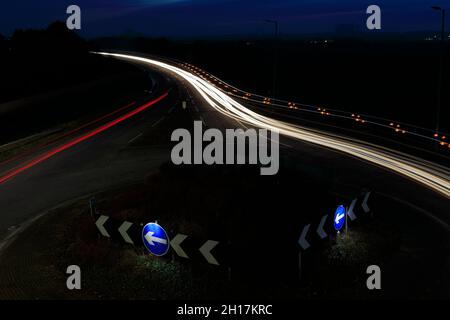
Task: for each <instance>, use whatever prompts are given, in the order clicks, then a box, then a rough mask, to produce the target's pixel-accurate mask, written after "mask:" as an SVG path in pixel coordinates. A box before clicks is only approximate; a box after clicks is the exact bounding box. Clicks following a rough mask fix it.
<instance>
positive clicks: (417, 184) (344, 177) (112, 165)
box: [0, 54, 450, 250]
mask: <svg viewBox="0 0 450 320" xmlns="http://www.w3.org/2000/svg"><path fill="white" fill-rule="evenodd" d="M105 55H112V56H114V57H115V58H118V59H123V60H125V61H128V62H130V63H136V64H138V65H140V66H141V67H143V68H148V69H149V70H151V71H152V72H157V73H159V74H161V75H162V76H161V77H160V79H159V85H158V89H157V90H155V91H154V92H152V93H151V94H150V95H149V96H148V97H147V98H148V99H147V100H146V101H137V102H136V105H134V106H132V107H130V108H129V109H127V110H125V111H123V114H127V113H128V112H131V111H132V110H136V108H137V107H138V106H142V105H145V104H146V103H148V102H149V101H153V100H155V99H157V98H159V97H162V96H163V95H164V94H165V93H166V92H168V96H167V97H164V98H162V99H161V101H159V102H157V103H155V104H153V105H151V106H149V107H148V108H146V109H145V110H143V111H142V112H139V113H137V114H135V115H133V116H132V117H129V118H127V119H125V120H124V121H122V122H120V123H117V124H116V125H114V126H111V127H109V128H108V129H106V130H104V131H102V132H99V133H98V134H96V135H95V136H92V137H90V138H89V139H86V140H83V141H81V142H79V143H77V144H75V145H73V146H71V147H70V148H67V149H64V150H62V151H61V152H58V153H55V154H53V155H52V156H51V157H48V158H46V159H44V160H43V161H40V162H39V163H36V165H34V166H31V167H30V168H27V169H26V170H23V171H20V172H18V173H17V174H15V175H14V176H11V177H10V178H8V179H6V180H4V181H2V183H0V208H1V215H0V235H1V236H2V237H3V238H4V237H5V236H7V235H10V234H14V232H15V230H18V229H20V226H21V225H24V223H25V222H26V221H28V220H30V219H32V218H34V217H36V216H37V215H39V214H40V213H43V212H45V211H46V210H48V209H51V208H53V207H56V206H58V205H60V204H63V203H65V202H68V201H71V200H73V199H77V198H80V197H84V196H86V195H89V194H92V193H95V192H97V191H100V190H105V189H110V188H114V187H119V186H123V185H124V184H129V183H134V182H138V181H142V180H143V179H144V178H145V176H146V175H148V174H149V173H151V172H154V171H156V170H158V168H159V167H160V165H161V164H163V163H165V162H169V161H170V148H169V145H170V143H169V140H170V133H171V129H173V128H170V126H166V125H165V122H166V121H168V120H170V119H175V118H178V117H180V116H181V115H182V114H183V113H184V112H186V111H183V110H182V109H181V107H180V105H181V103H180V102H181V101H182V100H185V101H187V102H188V110H187V112H188V113H189V114H190V115H191V117H192V120H200V121H202V122H203V123H204V124H205V126H206V127H208V128H218V129H221V130H224V129H227V128H243V129H246V128H249V127H255V128H259V127H263V128H268V129H277V130H278V131H280V133H281V141H280V142H281V144H280V153H281V154H288V155H295V157H296V158H295V159H296V162H297V165H298V167H300V168H303V169H304V170H312V171H314V172H316V174H315V178H316V179H317V183H318V184H323V185H327V188H328V187H329V185H330V184H332V188H333V191H334V192H335V193H336V194H337V195H338V196H340V197H341V199H350V197H351V195H352V194H357V193H358V192H359V191H360V190H361V189H362V188H365V189H368V190H371V191H373V192H374V193H376V194H378V198H375V200H372V204H374V202H375V201H380V202H381V203H383V204H385V203H389V201H391V202H396V203H397V204H400V205H401V206H402V207H403V208H404V210H405V211H406V212H407V213H408V214H420V215H423V216H425V217H426V218H427V219H430V220H431V221H432V222H433V223H436V224H437V225H438V226H439V228H440V229H441V230H444V231H445V232H449V230H450V227H449V224H450V210H449V201H448V200H449V195H450V188H449V185H450V184H449V181H450V179H449V172H448V168H445V167H443V166H439V165H434V164H432V163H428V162H423V163H419V162H417V159H415V158H410V157H407V156H406V155H403V154H402V155H400V154H397V153H395V152H394V151H393V150H389V149H386V148H382V147H379V146H374V145H371V144H365V143H364V142H362V141H356V140H355V141H350V140H349V139H345V138H343V137H340V136H338V135H335V134H329V133H327V132H323V131H320V130H318V129H309V128H305V127H300V126H298V125H295V124H291V123H288V122H283V121H280V120H275V119H271V118H268V117H267V116H263V115H260V114H258V113H256V112H254V111H252V110H249V109H248V108H246V107H245V101H238V100H236V99H234V98H232V97H230V96H228V95H227V94H226V93H225V92H223V91H221V90H220V89H218V88H216V87H214V86H213V85H212V84H210V83H208V82H207V81H206V80H203V79H200V78H197V77H196V76H195V75H194V74H192V73H189V72H188V71H186V70H182V69H179V68H177V67H174V66H172V65H167V64H165V63H162V62H159V61H155V60H151V59H147V58H143V57H136V56H126V55H118V54H105ZM123 114H122V113H121V115H123ZM117 117H118V115H117V116H116V115H115V116H113V118H117ZM108 121H110V119H109V120H108ZM108 121H104V122H102V123H101V124H96V125H95V127H96V128H98V127H101V126H104V125H105V124H108V123H109V122H108ZM90 130H92V128H89V130H88V129H86V131H83V132H82V133H80V132H77V133H76V134H75V135H73V136H69V137H67V138H66V139H64V140H63V141H61V142H58V143H57V144H56V145H52V146H46V147H45V148H44V149H42V150H38V151H36V152H35V153H33V154H31V155H28V156H27V157H26V158H25V159H18V160H17V161H16V162H13V163H8V164H7V166H4V167H0V173H1V175H0V176H1V177H2V178H3V177H5V175H7V174H8V172H11V170H14V168H16V169H17V168H21V167H23V166H24V165H26V164H27V163H29V162H30V161H33V159H36V158H39V157H40V156H42V155H43V154H46V153H48V152H51V151H52V150H54V148H58V147H61V146H64V145H66V144H67V143H68V142H69V143H70V141H73V139H77V138H79V137H80V136H83V135H85V134H87V133H89V132H91V131H90ZM161 131H163V132H164V134H162V135H161ZM156 133H158V135H160V136H162V140H161V141H160V143H157V144H148V143H147V144H146V143H143V144H137V142H139V141H142V139H146V138H145V137H149V136H151V135H154V134H156ZM164 139H167V141H164ZM281 170H282V168H281ZM329 170H332V171H333V175H332V177H331V179H332V180H333V181H330V176H329V175H326V174H322V173H323V172H328V171H329ZM301 183H302V182H301V181H299V184H301ZM299 189H301V187H299ZM382 198H385V199H388V201H385V200H381V199H382ZM377 199H378V200H377ZM386 210H387V211H389V208H387V209H386ZM287 214H288V216H286V217H287V218H288V217H289V214H292V213H287ZM313 214H314V213H313ZM316 214H317V216H318V217H320V214H322V213H321V212H317V213H316ZM389 214H396V213H395V212H390V213H389ZM403 214H404V213H403ZM280 217H281V216H280ZM291 227H292V228H294V229H297V230H300V228H301V226H300V225H298V226H291ZM0 250H1V247H0Z"/></svg>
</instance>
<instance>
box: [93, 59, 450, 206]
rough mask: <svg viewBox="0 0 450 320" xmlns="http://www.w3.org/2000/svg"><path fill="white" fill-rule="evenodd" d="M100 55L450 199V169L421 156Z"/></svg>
mask: <svg viewBox="0 0 450 320" xmlns="http://www.w3.org/2000/svg"><path fill="white" fill-rule="evenodd" d="M99 54H102V55H105V56H113V57H116V58H121V59H127V60H131V61H138V62H143V63H147V64H151V65H153V66H157V67H160V68H163V69H165V70H168V71H171V72H174V73H175V74H177V75H178V76H180V77H182V78H183V79H185V80H186V81H187V82H188V83H189V84H190V85H192V87H194V89H195V90H196V91H197V92H198V93H199V94H200V95H201V96H202V97H203V98H204V99H205V101H206V102H207V103H208V104H209V105H210V106H211V107H213V108H214V109H216V110H217V111H219V112H221V113H222V114H224V115H226V116H229V117H232V118H234V119H236V120H239V121H244V122H246V123H248V124H251V125H253V126H256V127H260V128H266V129H269V130H276V131H278V132H279V133H280V134H282V135H285V136H288V137H291V138H294V139H298V140H303V141H307V142H310V143H314V144H317V145H320V146H324V147H327V148H330V149H334V150H337V151H340V152H344V153H347V154H350V155H352V156H354V157H357V158H360V159H362V160H365V161H367V162H370V163H373V164H375V165H378V166H381V167H384V168H387V169H389V170H391V171H394V172H396V173H398V174H401V175H403V176H405V177H408V178H409V179H412V180H414V181H416V182H419V183H421V184H422V185H425V186H427V187H428V188H430V189H432V190H434V191H436V192H438V193H440V194H442V195H443V196H445V197H447V198H450V175H449V170H448V168H445V167H442V166H439V165H436V164H433V163H430V162H425V161H422V163H420V160H418V159H417V158H414V157H411V156H408V155H405V154H400V153H398V152H395V151H394V150H390V149H387V148H382V147H377V146H375V145H371V144H367V143H363V142H361V141H358V140H352V141H349V140H347V139H345V138H342V137H339V136H337V135H332V134H329V133H325V132H321V131H318V130H311V129H307V128H304V127H300V126H296V125H293V124H289V123H287V122H283V121H279V120H275V119H271V118H269V117H266V116H263V115H261V114H258V113H256V112H254V111H252V110H250V109H248V108H246V107H245V106H243V105H242V104H240V103H239V102H237V101H236V100H234V99H233V98H232V97H230V96H229V95H227V94H226V93H224V92H222V91H221V90H220V89H218V88H217V87H215V86H214V85H213V84H211V83H209V82H208V81H206V80H203V79H201V78H200V77H198V76H196V75H194V74H192V73H190V72H188V71H185V70H183V69H180V68H178V67H175V66H172V65H170V64H167V63H164V62H160V61H157V60H154V59H148V58H142V57H138V56H133V55H126V54H115V53H104V52H101V53H99Z"/></svg>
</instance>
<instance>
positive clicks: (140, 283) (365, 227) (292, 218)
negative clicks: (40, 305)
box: [0, 156, 450, 300]
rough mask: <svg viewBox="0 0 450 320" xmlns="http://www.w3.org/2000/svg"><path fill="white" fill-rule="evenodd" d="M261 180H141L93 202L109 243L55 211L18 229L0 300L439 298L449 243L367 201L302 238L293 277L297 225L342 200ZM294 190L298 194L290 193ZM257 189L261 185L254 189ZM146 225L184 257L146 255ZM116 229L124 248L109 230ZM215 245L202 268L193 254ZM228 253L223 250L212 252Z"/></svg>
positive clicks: (186, 172) (449, 283)
mask: <svg viewBox="0 0 450 320" xmlns="http://www.w3.org/2000/svg"><path fill="white" fill-rule="evenodd" d="M291 161H295V158H290V157H289V156H288V157H287V158H285V162H284V165H283V167H282V172H283V173H282V174H281V175H279V176H278V177H276V178H269V179H267V177H260V176H258V175H257V174H255V170H253V169H252V168H245V167H242V168H234V169H219V168H202V167H198V168H196V169H192V168H177V167H173V166H172V165H169V164H165V165H163V166H161V168H160V169H159V170H158V171H157V172H154V173H151V174H149V175H148V177H147V178H146V180H145V182H143V183H139V184H134V185H131V186H130V185H129V186H126V187H123V188H120V189H115V190H109V191H105V192H102V193H99V194H97V195H96V200H97V210H98V213H99V214H102V215H107V216H109V217H110V219H111V221H113V222H111V221H110V222H108V223H107V224H105V227H106V228H107V230H108V232H109V233H110V234H111V239H107V238H104V237H102V236H101V235H100V233H99V232H98V230H97V228H96V226H95V224H94V222H95V220H96V219H97V218H98V216H97V215H95V216H92V215H91V212H90V210H89V208H88V200H89V198H85V199H82V200H79V201H77V202H75V203H73V204H71V205H67V206H64V207H62V208H60V209H56V210H53V211H51V212H50V213H48V214H47V215H46V216H44V217H42V218H40V219H39V220H38V221H37V222H36V223H34V224H33V225H32V226H31V227H30V228H28V229H26V230H25V231H24V232H23V233H22V234H21V235H19V237H18V238H17V239H16V241H15V242H13V243H12V245H11V246H10V247H8V248H7V249H6V251H4V253H3V255H2V257H1V259H0V271H1V272H0V275H1V276H0V283H2V289H1V290H0V297H1V298H2V299H17V298H20V299H49V298H63V299H73V298H83V299H169V300H173V299H224V298H229V299H239V298H263V299H320V298H351V299H392V298H397V299H436V298H437V299H448V298H450V296H449V292H450V290H449V288H450V278H449V273H448V270H449V268H450V248H449V246H448V244H449V241H448V240H449V239H448V236H447V235H446V234H444V233H443V232H442V230H441V229H440V228H438V227H437V226H436V225H435V224H433V223H432V222H431V221H430V220H429V219H427V218H426V217H424V216H422V215H420V214H418V213H417V212H414V211H413V210H411V209H408V208H406V207H404V206H402V205H399V204H396V203H394V202H392V201H389V200H386V199H385V198H383V197H382V196H381V195H379V194H377V193H376V191H375V192H374V194H373V196H372V198H371V200H370V209H371V211H370V213H369V214H367V215H366V216H360V218H359V219H358V220H355V222H350V223H349V232H348V234H345V233H341V234H339V235H337V234H336V232H334V231H333V230H332V227H331V226H330V224H331V222H330V221H328V223H327V225H326V226H325V230H326V232H327V233H328V237H327V238H326V239H324V240H323V241H318V240H317V239H313V238H314V237H311V238H310V243H311V247H310V248H309V249H308V250H306V251H303V253H302V256H301V258H302V265H301V266H302V269H301V270H300V269H299V262H298V259H299V256H298V255H299V252H300V247H299V246H298V243H297V239H298V237H299V234H300V232H301V228H300V226H302V225H304V224H305V223H306V222H308V221H309V222H310V221H311V220H314V219H317V217H318V213H325V214H326V213H329V212H331V216H332V212H333V211H334V203H338V202H340V201H342V202H343V203H344V202H348V201H349V200H351V198H352V197H353V196H354V195H355V194H354V193H353V192H354V190H353V191H352V190H351V189H349V190H346V191H344V192H343V193H342V194H336V193H335V192H333V191H332V190H331V189H328V188H326V187H323V186H319V185H317V184H316V183H314V181H313V180H312V179H311V176H310V175H309V174H308V172H302V170H300V171H299V170H295V169H289V168H290V167H291V163H292V162H291ZM299 181H301V182H302V184H303V185H307V186H308V187H307V188H305V187H301V186H299V184H298V183H299ZM261 186H262V187H261ZM155 220H157V221H158V223H159V224H160V225H162V226H164V228H165V229H166V230H168V232H169V234H170V237H171V238H173V237H174V235H175V234H177V233H182V234H186V235H189V237H190V238H191V237H192V239H198V242H195V241H194V242H189V241H187V242H185V243H184V244H183V248H184V250H185V251H186V252H187V254H188V255H189V256H190V259H184V258H179V257H178V256H177V255H176V254H175V253H174V252H173V251H172V250H171V251H169V253H168V254H167V256H165V257H162V258H157V257H154V256H152V255H150V254H149V253H148V252H146V250H145V249H144V247H143V245H142V242H140V235H139V233H140V230H141V229H140V228H141V227H139V226H140V225H141V224H140V223H143V224H145V223H148V222H153V221H155ZM123 221H130V222H133V223H135V226H137V227H136V228H135V229H130V232H129V233H130V236H131V237H132V239H133V240H134V241H135V245H134V246H133V245H129V244H125V243H124V242H123V240H122V239H121V237H120V235H119V234H118V232H117V229H116V228H117V227H118V226H120V224H121V223H122V222H123ZM205 239H214V240H217V241H220V244H221V245H219V246H218V247H217V248H216V249H214V250H213V251H212V253H213V254H214V255H215V257H216V258H217V259H218V260H219V262H220V264H221V265H220V266H216V265H210V264H207V263H206V261H205V260H204V258H203V257H201V256H200V255H199V254H198V251H197V247H198V246H199V244H200V243H202V242H203V241H204V240H205ZM224 247H227V248H231V249H230V250H229V251H227V250H224V249H223V248H224ZM71 264H77V265H79V266H80V267H81V270H82V290H81V291H77V292H73V291H69V290H67V289H66V274H65V270H66V268H67V266H68V265H71ZM373 264H375V265H378V266H380V268H381V270H382V278H381V279H382V280H381V281H382V290H379V291H369V290H368V289H367V287H366V280H367V277H368V275H367V274H366V268H367V267H368V266H369V265H373Z"/></svg>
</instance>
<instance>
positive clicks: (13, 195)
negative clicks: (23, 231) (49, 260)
mask: <svg viewBox="0 0 450 320" xmlns="http://www.w3.org/2000/svg"><path fill="white" fill-rule="evenodd" d="M170 86H171V84H170V83H167V82H164V80H163V79H161V81H160V83H159V86H158V88H157V90H156V91H154V92H153V93H151V94H148V97H147V98H146V100H145V101H137V102H136V104H135V105H136V106H138V105H140V104H144V103H145V102H146V101H151V100H153V99H155V98H157V97H158V96H161V95H162V94H163V93H164V92H165V91H167V90H168V89H170ZM176 103H177V95H176V93H174V92H172V93H171V94H170V96H168V97H167V98H165V99H163V100H162V101H160V102H159V103H156V104H155V105H152V106H150V107H149V108H148V109H146V110H144V111H143V112H141V113H139V114H137V115H135V116H133V117H131V118H129V119H126V120H125V121H123V122H121V123H119V124H117V125H115V126H113V127H111V128H109V129H107V130H105V131H103V132H101V133H99V134H97V135H95V136H93V137H92V138H90V139H88V140H85V141H83V142H81V143H79V144H77V145H74V146H72V147H70V148H68V149H67V150H64V151H62V152H60V153H58V154H56V155H54V156H52V157H50V158H49V159H46V160H45V161H43V162H41V163H38V164H36V165H35V166H33V167H31V168H29V169H27V170H25V171H23V172H21V173H19V174H17V175H16V176H14V177H13V178H11V179H10V180H8V181H5V182H4V183H2V184H0V193H1V196H0V207H1V214H0V235H2V237H4V236H5V235H7V234H9V233H11V231H14V230H17V229H18V228H19V227H20V225H21V224H23V223H24V222H26V221H27V220H29V219H31V218H33V217H35V216H36V215H38V214H40V213H42V212H43V211H45V210H47V209H49V208H52V207H55V206H58V205H59V204H61V203H64V202H65V201H70V200H72V199H76V198H78V197H81V196H85V195H89V194H90V193H93V192H96V191H98V190H104V189H108V188H114V186H120V185H123V184H126V183H132V182H135V181H139V180H142V179H144V178H145V175H146V174H148V173H149V172H151V171H152V170H155V169H156V168H158V166H159V165H160V164H161V163H162V162H165V161H167V160H168V156H169V155H170V153H169V151H167V150H164V146H161V145H158V144H154V145H152V146H147V147H139V146H138V147H136V146H135V145H136V143H137V142H138V141H139V139H140V138H141V136H143V135H144V134H147V133H148V132H151V131H154V130H158V126H161V125H163V124H164V121H163V120H164V119H165V117H166V116H167V115H168V114H170V113H172V112H174V108H173V107H174V106H175V105H176ZM134 108H135V107H131V108H128V109H127V111H129V110H133V109H134ZM123 113H124V112H122V114H123ZM174 113H175V112H174ZM117 117H118V115H114V116H113V117H111V118H108V119H105V120H103V121H101V122H100V123H97V124H95V125H94V126H91V127H88V128H84V129H83V130H81V131H80V132H76V133H74V134H72V135H71V136H69V137H66V138H65V139H62V140H61V141H58V142H57V143H55V144H53V145H51V146H46V147H44V148H40V149H38V150H36V151H35V152H34V153H32V154H30V155H27V156H26V157H25V158H23V159H17V160H16V161H13V162H10V163H6V164H4V165H3V166H1V167H0V172H1V173H2V175H5V174H6V173H8V172H10V171H11V170H13V168H21V167H22V166H23V165H24V164H27V163H29V162H30V161H32V160H33V159H36V158H38V157H39V156H41V155H42V154H45V153H48V152H50V151H51V150H53V149H55V148H58V147H59V146H63V145H65V144H67V143H69V142H70V141H72V140H73V139H76V138H77V137H79V136H83V135H84V134H86V133H88V132H90V131H91V130H93V128H95V127H100V126H101V125H103V124H105V123H107V122H108V121H111V120H112V119H114V118H117Z"/></svg>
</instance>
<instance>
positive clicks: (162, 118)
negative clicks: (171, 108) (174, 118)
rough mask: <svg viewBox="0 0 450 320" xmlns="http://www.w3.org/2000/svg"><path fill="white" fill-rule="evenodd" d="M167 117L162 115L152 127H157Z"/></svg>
mask: <svg viewBox="0 0 450 320" xmlns="http://www.w3.org/2000/svg"><path fill="white" fill-rule="evenodd" d="M165 118H166V117H161V119H159V120H158V121H156V122H155V123H154V124H152V128H153V127H156V126H157V125H158V124H159V123H160V122H161V121H163V120H164V119H165Z"/></svg>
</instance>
